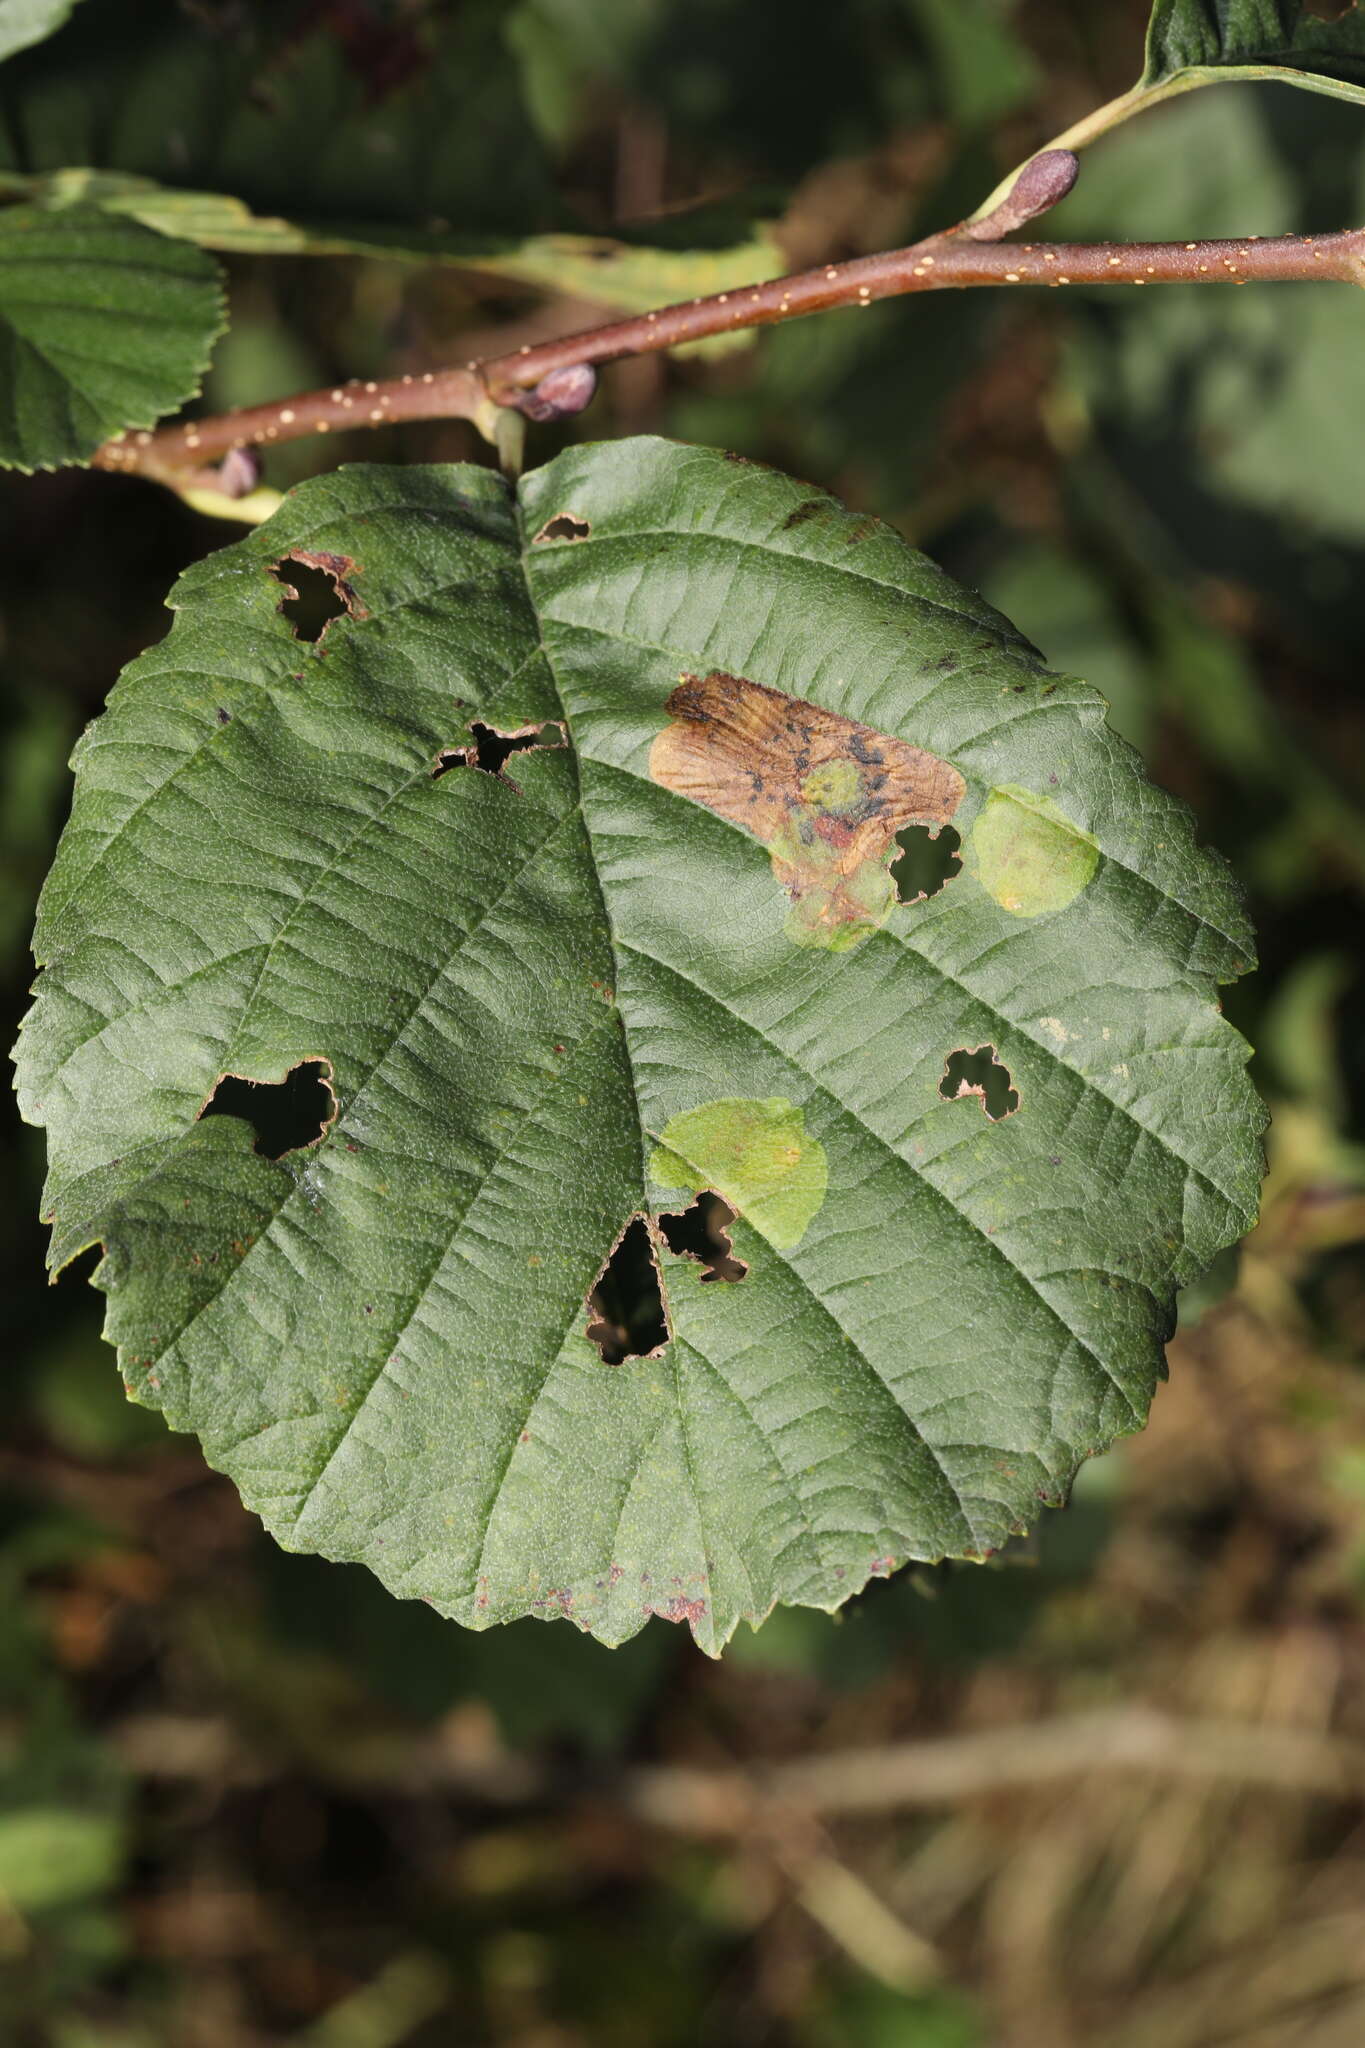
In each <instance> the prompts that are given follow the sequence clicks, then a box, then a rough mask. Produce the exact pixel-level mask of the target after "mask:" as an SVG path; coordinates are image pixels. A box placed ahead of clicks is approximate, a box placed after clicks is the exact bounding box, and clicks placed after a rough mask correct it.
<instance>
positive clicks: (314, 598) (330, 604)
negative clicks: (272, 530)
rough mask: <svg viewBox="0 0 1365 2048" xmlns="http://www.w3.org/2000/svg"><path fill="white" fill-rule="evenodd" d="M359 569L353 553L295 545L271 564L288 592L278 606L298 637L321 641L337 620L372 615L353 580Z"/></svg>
mask: <svg viewBox="0 0 1365 2048" xmlns="http://www.w3.org/2000/svg"><path fill="white" fill-rule="evenodd" d="M357 568H358V564H357V563H356V562H355V561H354V560H353V559H352V557H351V556H350V555H330V554H318V553H313V552H312V551H310V550H309V549H307V548H295V550H294V552H293V553H292V554H289V555H283V556H281V558H280V560H279V561H278V562H274V563H272V564H271V568H270V573H271V575H272V576H273V577H274V578H275V580H276V582H277V583H279V584H280V586H281V588H282V589H283V591H284V597H283V599H282V601H281V602H280V604H279V605H278V606H277V607H276V609H277V610H278V611H279V612H280V613H281V614H282V615H283V616H284V617H285V618H286V619H288V621H289V623H290V625H291V626H292V627H293V629H294V638H295V639H296V640H309V641H317V640H321V638H322V636H323V634H324V633H325V632H326V631H327V628H328V627H329V626H330V625H331V623H332V621H333V619H340V618H352V619H364V618H368V617H369V613H368V612H367V611H366V609H365V607H364V605H363V604H362V603H361V602H360V599H359V598H358V597H357V596H356V594H355V590H354V587H353V586H352V584H351V582H350V578H351V577H353V576H354V575H355V574H356V573H357Z"/></svg>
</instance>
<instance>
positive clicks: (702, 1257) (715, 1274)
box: [659, 1188, 749, 1282]
mask: <svg viewBox="0 0 1365 2048" xmlns="http://www.w3.org/2000/svg"><path fill="white" fill-rule="evenodd" d="M734 1220H735V1211H734V1210H733V1209H732V1208H731V1207H730V1204H729V1203H728V1202H727V1201H725V1200H724V1199H723V1198H722V1197H721V1196H720V1195H718V1194H717V1193H716V1192H715V1190H714V1189H713V1188H703V1189H702V1190H701V1192H700V1194H699V1195H698V1196H697V1199H696V1201H695V1202H693V1203H692V1205H691V1207H690V1208H687V1209H683V1210H680V1211H677V1212H675V1213H674V1214H672V1215H668V1216H661V1217H660V1218H659V1231H660V1234H661V1236H662V1237H663V1241H664V1243H665V1244H666V1245H667V1246H668V1249H669V1250H670V1251H671V1252H673V1253H674V1254H675V1255H676V1256H677V1257H679V1258H684V1259H695V1260H696V1261H697V1264H698V1265H699V1266H701V1268H702V1269H703V1270H702V1276H701V1277H702V1279H703V1280H726V1281H731V1282H733V1281H737V1280H742V1279H743V1278H744V1277H745V1275H746V1274H747V1273H748V1270H749V1268H748V1267H747V1266H746V1265H745V1263H744V1261H743V1259H737V1258H736V1257H735V1255H734V1247H733V1245H732V1244H731V1242H730V1225H731V1224H732V1223H733V1222H734Z"/></svg>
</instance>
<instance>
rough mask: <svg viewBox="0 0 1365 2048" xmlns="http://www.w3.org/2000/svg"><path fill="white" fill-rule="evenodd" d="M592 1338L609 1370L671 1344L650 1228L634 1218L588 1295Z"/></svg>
mask: <svg viewBox="0 0 1365 2048" xmlns="http://www.w3.org/2000/svg"><path fill="white" fill-rule="evenodd" d="M588 1313H589V1316H590V1317H591V1320H590V1322H589V1324H588V1336H589V1337H590V1339H591V1340H592V1342H593V1343H594V1344H595V1345H596V1346H597V1348H598V1350H599V1351H600V1352H601V1354H602V1363H603V1364H604V1365H620V1364H621V1362H622V1361H623V1360H624V1359H627V1358H651V1357H653V1356H654V1355H655V1353H657V1352H658V1351H660V1350H662V1348H663V1346H664V1345H665V1344H666V1343H667V1342H668V1322H667V1319H666V1317H665V1315H664V1297H663V1289H662V1288H661V1287H660V1285H659V1268H658V1266H657V1264H656V1263H655V1258H654V1246H653V1243H652V1242H651V1239H650V1234H649V1226H648V1224H647V1223H646V1222H645V1219H644V1217H643V1216H633V1217H632V1218H631V1220H630V1222H629V1223H628V1224H627V1225H626V1227H625V1229H624V1230H623V1231H622V1233H621V1235H620V1237H619V1238H618V1239H617V1241H616V1243H615V1245H614V1246H613V1248H612V1251H611V1255H610V1257H609V1258H608V1259H607V1262H606V1264H605V1265H604V1266H603V1268H602V1271H601V1272H600V1273H599V1274H598V1276H597V1284H596V1285H595V1287H594V1288H593V1290H592V1293H591V1294H590V1295H589V1296H588Z"/></svg>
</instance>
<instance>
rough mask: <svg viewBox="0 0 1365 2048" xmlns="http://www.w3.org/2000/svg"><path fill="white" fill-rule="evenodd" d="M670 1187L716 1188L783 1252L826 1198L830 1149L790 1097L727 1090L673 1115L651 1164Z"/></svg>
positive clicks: (653, 1175) (798, 1239)
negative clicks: (727, 1093)
mask: <svg viewBox="0 0 1365 2048" xmlns="http://www.w3.org/2000/svg"><path fill="white" fill-rule="evenodd" d="M649 1171H650V1178H651V1179H652V1180H654V1181H656V1182H657V1183H658V1185H659V1186H660V1187H665V1188H689V1189H691V1190H692V1192H693V1193H699V1192H700V1191H701V1189H703V1188H713V1189H714V1190H715V1192H716V1193H717V1194H718V1195H720V1196H721V1197H722V1198H723V1199H724V1200H725V1201H726V1202H728V1203H729V1205H730V1207H731V1208H732V1209H734V1210H735V1211H736V1213H737V1214H738V1215H741V1216H743V1217H744V1218H745V1220H746V1221H747V1222H748V1223H750V1224H751V1225H752V1226H753V1228H754V1229H755V1230H757V1231H758V1233H759V1235H760V1236H762V1237H766V1238H767V1240H768V1242H769V1243H770V1244H773V1245H776V1246H777V1247H778V1249H779V1250H783V1251H785V1250H788V1249H790V1247H791V1246H793V1245H797V1244H799V1243H800V1242H801V1239H802V1238H803V1237H804V1236H805V1234H806V1231H807V1229H808V1227H809V1225H810V1222H811V1219H812V1217H813V1216H814V1215H815V1214H816V1211H817V1210H818V1209H819V1207H820V1205H821V1203H822V1202H823V1201H824V1199H825V1190H826V1187H827V1185H828V1181H829V1165H828V1161H827V1159H826V1156H825V1148H824V1146H823V1145H822V1144H821V1143H820V1142H819V1140H818V1139H817V1138H812V1137H811V1136H810V1135H809V1133H808V1132H807V1130H806V1119H805V1116H804V1114H803V1112H802V1111H801V1110H799V1109H798V1108H796V1106H795V1104H793V1103H791V1102H789V1101H788V1100H787V1098H786V1097H785V1096H784V1095H774V1096H769V1097H768V1098H767V1100H766V1101H760V1100H758V1099H756V1098H754V1097H752V1096H742V1095H731V1096H722V1097H721V1098H720V1100H719V1101H716V1102H707V1103H703V1104H702V1105H701V1107H700V1108H698V1109H685V1110H683V1111H681V1112H680V1114H679V1115H677V1116H675V1117H670V1118H669V1120H668V1122H667V1124H665V1126H664V1129H663V1131H662V1133H661V1142H660V1144H659V1146H658V1148H657V1149H656V1151H655V1152H654V1155H653V1157H652V1158H651V1160H650V1162H649Z"/></svg>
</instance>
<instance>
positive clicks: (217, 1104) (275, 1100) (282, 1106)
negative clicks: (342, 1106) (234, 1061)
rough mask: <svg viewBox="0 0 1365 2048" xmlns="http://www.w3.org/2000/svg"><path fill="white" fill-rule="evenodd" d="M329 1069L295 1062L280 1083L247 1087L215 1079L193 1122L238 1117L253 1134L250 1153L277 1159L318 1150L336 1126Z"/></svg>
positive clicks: (241, 1077)
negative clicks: (294, 1153)
mask: <svg viewBox="0 0 1365 2048" xmlns="http://www.w3.org/2000/svg"><path fill="white" fill-rule="evenodd" d="M336 1114H337V1099H336V1093H335V1090H334V1089H333V1087H332V1063H331V1061H330V1060H326V1059H315V1060H300V1061H299V1062H298V1064H297V1065H296V1066H293V1067H291V1068H290V1069H289V1072H288V1073H287V1074H286V1075H285V1077H284V1079H283V1080H282V1081H253V1080H252V1079H251V1078H250V1077H249V1076H248V1075H246V1074H220V1075H219V1077H218V1080H217V1082H216V1084H215V1085H214V1087H213V1088H212V1090H211V1091H210V1093H209V1095H208V1098H207V1100H206V1101H205V1103H204V1106H203V1108H202V1109H201V1110H200V1111H199V1116H198V1118H197V1119H196V1121H202V1120H203V1119H204V1118H205V1117H210V1116H235V1117H240V1118H241V1119H242V1121H243V1122H244V1123H248V1124H250V1125H251V1128H252V1130H253V1131H254V1132H255V1133H256V1139H255V1143H254V1144H253V1146H252V1148H251V1149H252V1151H253V1152H259V1153H260V1155H261V1157H262V1158H263V1159H283V1157H284V1156H285V1154H286V1153H287V1152H299V1151H302V1150H303V1149H304V1148H305V1147H309V1146H313V1145H320V1144H321V1143H322V1140H323V1139H324V1138H325V1137H326V1135H327V1133H328V1131H329V1130H330V1129H331V1127H332V1125H333V1123H334V1122H335V1121H336Z"/></svg>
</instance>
